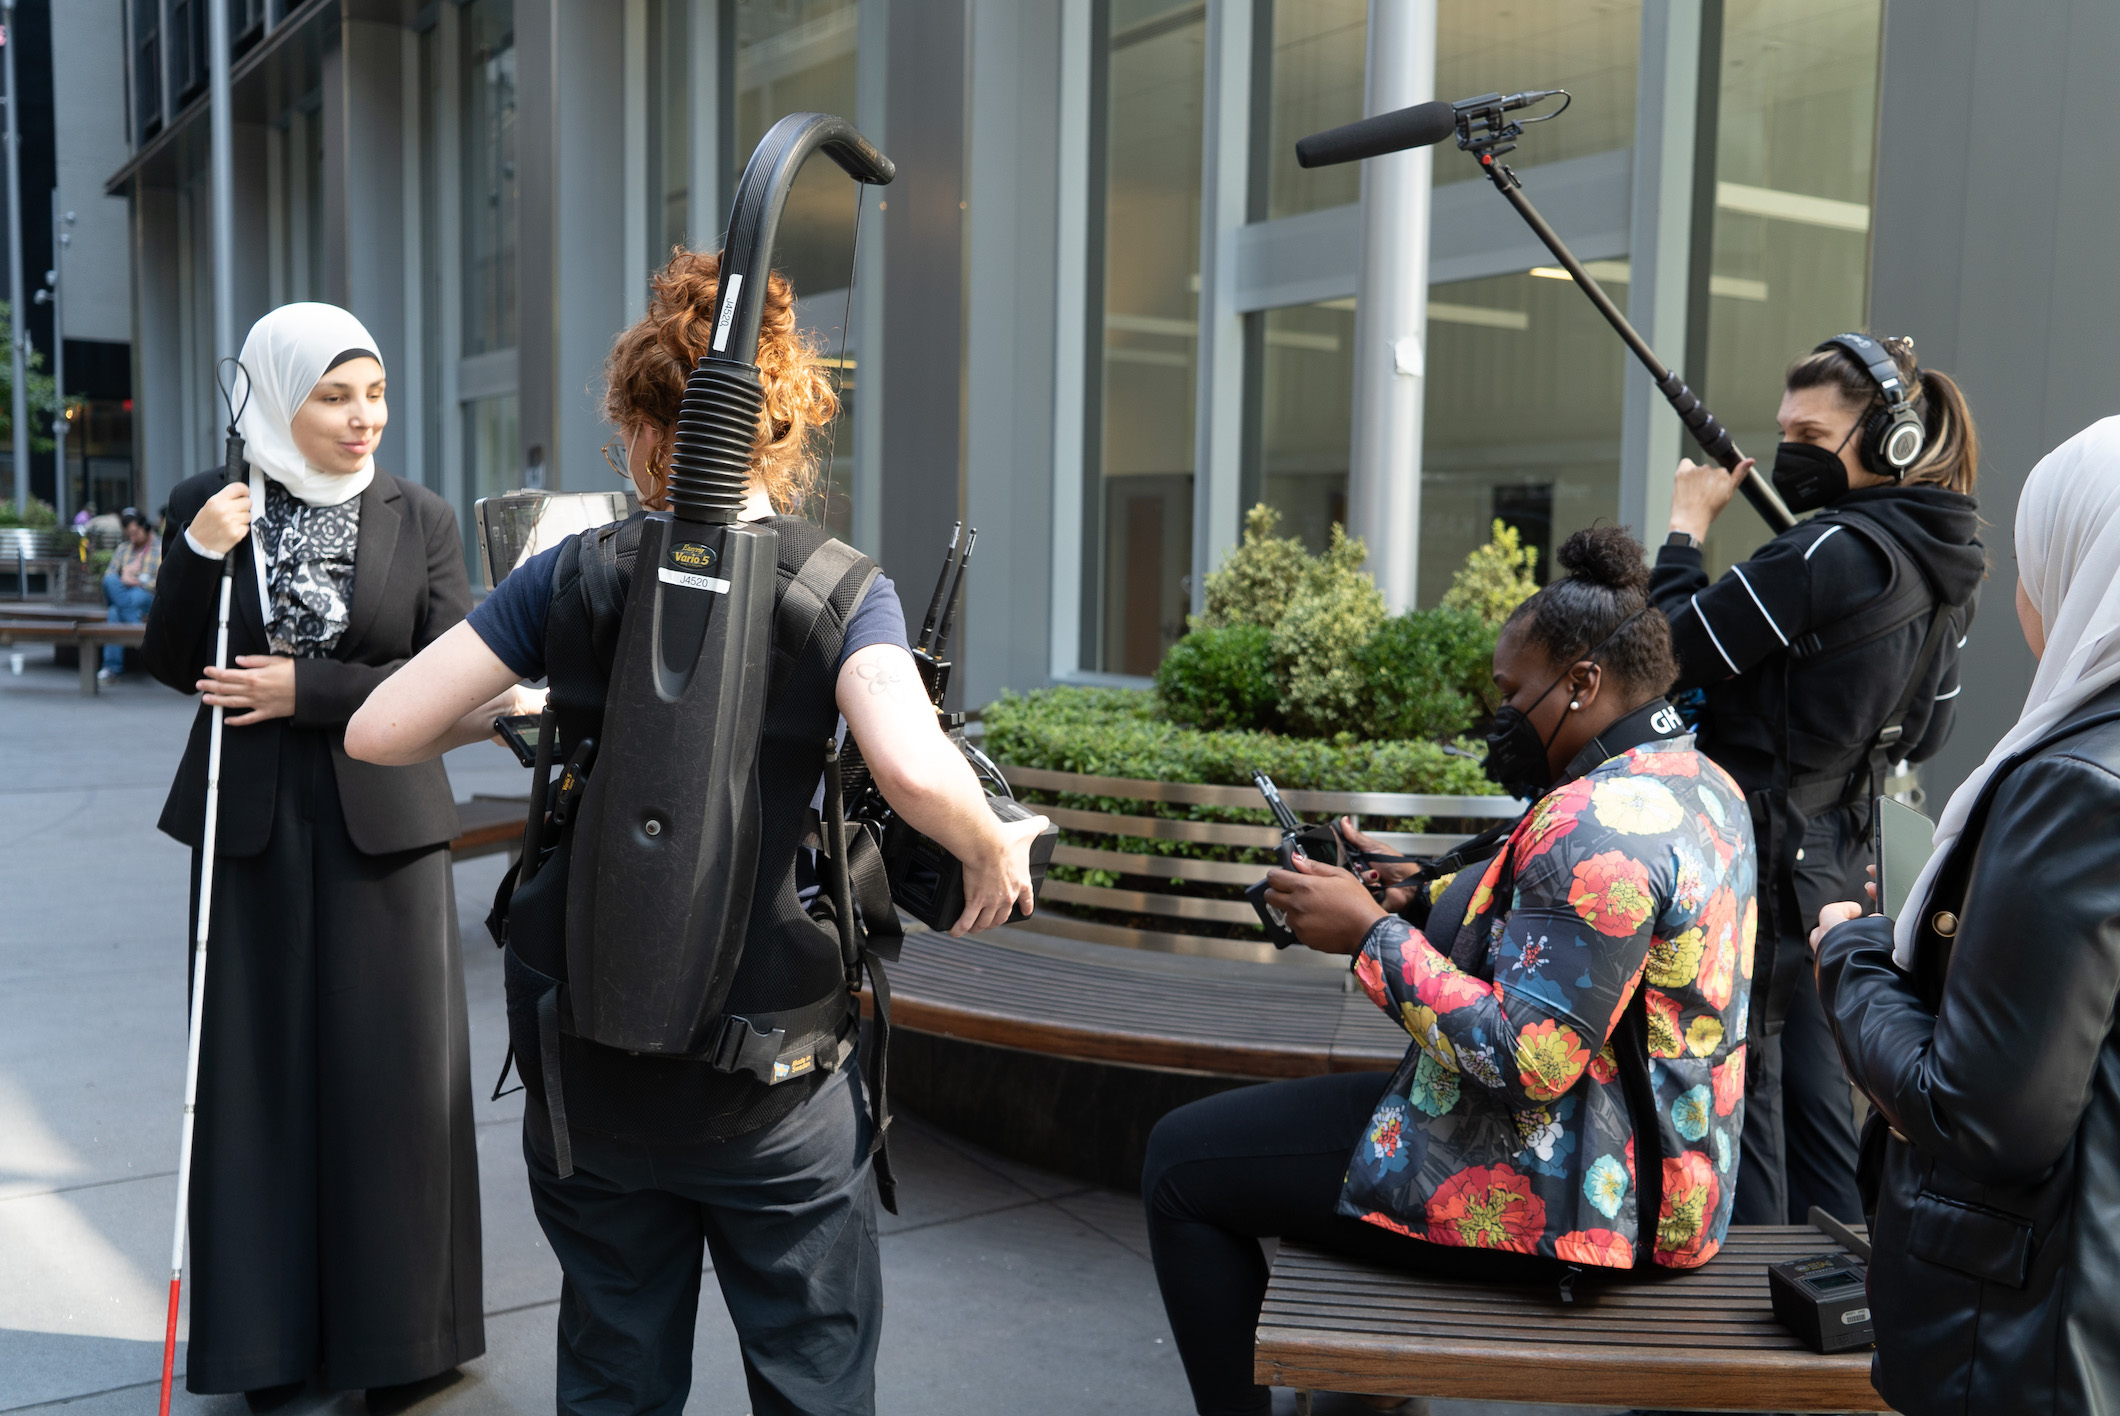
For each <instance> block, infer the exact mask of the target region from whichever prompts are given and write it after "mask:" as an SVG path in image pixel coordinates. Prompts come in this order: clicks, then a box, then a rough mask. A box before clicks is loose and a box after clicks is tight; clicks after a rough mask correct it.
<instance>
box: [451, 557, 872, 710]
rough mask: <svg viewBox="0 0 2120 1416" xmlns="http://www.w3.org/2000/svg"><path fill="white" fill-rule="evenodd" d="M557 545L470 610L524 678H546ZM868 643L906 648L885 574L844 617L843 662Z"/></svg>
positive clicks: (484, 635) (489, 642)
mask: <svg viewBox="0 0 2120 1416" xmlns="http://www.w3.org/2000/svg"><path fill="white" fill-rule="evenodd" d="M560 549H561V548H560V547H559V546H554V547H553V548H552V549H551V550H549V551H540V552H538V553H537V554H536V555H534V556H532V557H531V558H530V559H529V560H526V561H524V562H523V563H522V564H521V565H519V566H517V567H516V568H515V569H514V570H513V571H512V572H510V574H509V576H508V578H507V579H506V580H503V581H502V582H501V583H500V584H499V585H498V586H496V587H495V588H494V591H493V593H492V594H491V595H488V596H487V597H486V598H485V600H484V601H483V602H482V603H480V604H479V606H478V607H477V608H476V609H474V610H472V612H471V628H472V629H473V631H475V632H476V633H477V635H478V637H479V638H480V639H482V640H484V641H485V642H486V647H487V648H488V649H491V650H492V651H493V653H494V655H495V657H497V658H498V659H499V660H500V661H501V662H502V663H504V664H506V665H507V666H508V667H509V668H511V669H513V670H514V671H515V672H516V674H517V675H518V676H519V677H521V678H524V679H541V678H543V677H544V676H545V622H546V620H547V619H548V618H549V617H550V615H551V612H552V558H553V557H554V556H556V555H558V554H559V553H560ZM871 644H895V645H897V646H898V647H899V648H901V649H904V648H906V647H907V645H906V638H905V606H904V605H902V604H900V603H899V600H898V587H897V586H895V585H893V584H892V583H891V578H890V577H889V576H887V575H882V574H879V575H877V577H876V579H875V581H874V582H873V583H872V584H871V585H870V586H869V593H868V594H866V595H864V596H862V597H861V603H860V604H858V605H856V606H855V607H854V613H853V615H852V616H851V617H849V618H848V620H847V638H846V647H845V648H844V649H842V650H841V651H840V654H839V662H840V663H842V664H844V663H845V662H846V661H847V659H848V658H849V657H850V656H851V655H853V654H854V653H855V652H856V651H857V650H861V649H866V648H868V647H869V646H870V645H871Z"/></svg>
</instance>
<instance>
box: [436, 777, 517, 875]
mask: <svg viewBox="0 0 2120 1416" xmlns="http://www.w3.org/2000/svg"><path fill="white" fill-rule="evenodd" d="M529 811H530V798H528V797H526V796H519V797H514V796H487V795H485V794H483V793H475V794H474V795H473V796H472V798H471V800H469V801H460V802H458V803H457V804H456V819H457V823H458V825H457V835H456V839H455V840H453V841H451V842H450V843H449V855H450V858H451V859H452V860H472V859H475V858H477V857H479V856H487V855H499V854H501V853H502V852H503V851H506V852H509V853H511V854H512V853H513V852H515V851H517V850H519V849H521V847H522V844H523V818H524V817H525V816H527V815H528V814H529Z"/></svg>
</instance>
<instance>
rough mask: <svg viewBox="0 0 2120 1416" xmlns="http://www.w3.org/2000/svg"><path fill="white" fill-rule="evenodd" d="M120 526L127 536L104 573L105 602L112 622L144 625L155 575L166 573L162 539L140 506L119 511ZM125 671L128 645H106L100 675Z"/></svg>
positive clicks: (112, 675) (107, 676)
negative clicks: (152, 527) (163, 571)
mask: <svg viewBox="0 0 2120 1416" xmlns="http://www.w3.org/2000/svg"><path fill="white" fill-rule="evenodd" d="M118 526H119V528H120V530H122V531H123V533H124V536H125V539H124V540H123V541H122V542H120V543H119V545H118V548H117V549H116V550H114V551H112V552H111V555H110V569H109V570H108V571H106V572H105V573H104V576H103V602H104V603H105V604H107V605H109V606H110V614H109V615H108V616H107V618H108V619H109V621H110V623H112V624H140V623H142V622H143V621H145V620H146V618H147V609H148V606H150V605H152V604H154V602H155V577H156V576H158V575H160V574H161V573H162V538H161V537H159V536H157V535H155V533H154V531H153V530H152V529H151V528H150V527H149V526H148V524H147V518H146V517H144V516H142V515H141V514H140V512H139V509H138V508H136V507H130V506H129V507H127V508H125V510H123V511H121V512H119V513H118ZM124 672H125V647H124V646H123V645H120V644H106V645H104V646H103V667H102V668H101V669H99V670H97V672H96V677H97V678H99V679H102V680H104V681H105V682H106V683H107V682H109V681H110V680H112V679H114V678H117V677H118V676H119V675H121V674H123V673H124Z"/></svg>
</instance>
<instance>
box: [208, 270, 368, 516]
mask: <svg viewBox="0 0 2120 1416" xmlns="http://www.w3.org/2000/svg"><path fill="white" fill-rule="evenodd" d="M349 349H362V350H366V351H367V352H368V353H370V354H373V355H375V357H376V362H377V363H381V362H382V358H383V356H382V351H381V350H380V349H379V348H378V347H377V345H376V342H375V336H374V335H372V334H370V333H369V332H368V327H367V326H366V325H364V324H362V323H361V322H360V321H359V320H357V319H355V318H354V317H353V316H352V315H351V314H349V313H348V312H347V311H345V310H342V309H340V308H339V307H338V306H337V305H323V304H317V303H315V302H313V301H304V302H302V303H299V304H294V305H282V306H280V308H279V309H277V310H274V311H273V312H272V313H271V314H269V315H267V316H265V318H264V319H261V320H259V321H258V322H257V323H256V324H254V325H252V326H251V327H250V337H249V338H248V339H246V340H244V341H243V355H242V363H243V369H244V371H245V372H246V373H248V374H249V375H250V402H249V404H248V405H246V406H245V407H244V409H243V416H242V418H241V419H239V420H238V422H237V425H236V426H237V428H238V430H239V431H240V432H241V433H242V434H243V450H244V453H245V455H246V456H248V457H249V459H250V469H251V472H250V483H251V486H250V495H251V498H252V502H253V505H254V507H257V508H262V507H263V506H264V504H265V487H264V485H263V483H261V482H260V481H259V480H258V474H259V473H260V472H262V473H264V474H265V476H267V477H270V478H272V480H273V481H275V482H278V483H279V484H280V485H281V486H283V487H285V488H286V489H287V490H288V491H290V492H292V493H294V495H295V496H297V497H299V498H300V499H301V500H303V501H305V502H307V503H309V504H310V505H311V506H338V505H339V504H340V503H342V502H349V501H352V500H353V499H354V498H355V497H357V496H359V495H360V494H361V493H362V492H365V491H367V490H368V484H369V483H370V482H372V481H374V480H375V459H374V458H373V457H370V458H369V459H368V460H367V461H366V462H363V463H362V464H361V466H360V469H359V470H358V471H356V472H353V473H350V474H345V475H341V474H339V473H336V472H326V471H323V470H322V469H320V468H317V467H314V466H312V465H311V464H310V462H309V460H308V459H307V458H305V457H303V456H302V452H301V449H300V448H298V447H296V446H295V442H294V428H293V422H294V415H295V410H296V409H298V408H300V407H301V406H302V404H303V403H305V402H306V401H308V398H309V395H310V393H311V392H312V391H313V390H314V389H315V388H316V386H317V380H319V379H321V378H323V377H324V374H325V372H326V370H327V369H328V368H329V367H330V365H331V362H332V361H333V360H334V359H336V358H338V356H339V355H341V354H343V353H345V352H346V351H347V350H349ZM241 396H242V395H241V394H240V392H239V393H238V394H237V397H238V399H239V400H240V398H241Z"/></svg>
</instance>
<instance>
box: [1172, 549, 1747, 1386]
mask: <svg viewBox="0 0 2120 1416" xmlns="http://www.w3.org/2000/svg"><path fill="white" fill-rule="evenodd" d="M1642 562H1643V556H1642V548H1641V546H1640V545H1639V544H1638V543H1637V542H1636V541H1635V540H1634V539H1633V538H1632V537H1631V536H1629V535H1628V534H1627V533H1626V532H1625V531H1624V530H1623V529H1621V528H1618V527H1609V526H1608V527H1600V528H1597V529H1594V530H1589V531H1579V532H1577V533H1576V534H1575V535H1574V536H1571V537H1570V538H1569V539H1568V542H1567V544H1566V545H1564V546H1563V547H1562V548H1561V551H1560V563H1561V565H1562V566H1563V567H1564V568H1565V569H1567V570H1568V571H1569V572H1570V574H1569V575H1568V576H1566V577H1565V578H1563V579H1561V580H1557V581H1555V582H1554V583H1553V584H1551V585H1549V586H1547V587H1546V588H1545V589H1543V590H1541V591H1539V592H1538V593H1537V594H1535V595H1533V596H1532V597H1531V598H1530V599H1528V600H1526V601H1525V602H1524V603H1523V604H1522V605H1521V606H1520V607H1519V608H1518V609H1517V610H1516V612H1515V613H1514V614H1513V615H1511V616H1510V618H1509V621H1508V623H1507V624H1506V625H1505V626H1504V627H1503V629H1502V634H1501V639H1500V642H1499V643H1498V644H1497V645H1496V647H1495V651H1494V679H1495V682H1496V684H1497V685H1499V686H1500V688H1501V692H1502V694H1503V706H1502V709H1501V711H1500V713H1499V714H1498V715H1497V718H1496V731H1495V732H1494V733H1493V734H1491V735H1490V737H1489V740H1488V742H1489V746H1488V754H1487V772H1488V775H1489V776H1490V777H1493V778H1495V779H1496V780H1497V781H1498V782H1500V783H1501V784H1502V785H1503V786H1504V787H1506V788H1507V789H1509V790H1510V791H1511V792H1512V793H1513V794H1515V795H1517V796H1519V797H1523V798H1525V799H1530V798H1533V797H1536V798H1538V802H1537V805H1536V806H1534V807H1533V808H1532V809H1531V811H1530V812H1529V813H1528V814H1526V815H1525V816H1524V818H1523V819H1522V820H1521V821H1520V822H1519V823H1517V825H1516V827H1515V828H1514V830H1513V831H1512V832H1511V833H1510V836H1509V839H1508V842H1507V844H1506V845H1505V846H1504V847H1503V848H1502V850H1501V851H1500V853H1499V854H1497V855H1495V856H1494V857H1493V859H1491V860H1489V861H1487V862H1485V863H1483V864H1481V865H1477V866H1467V867H1466V868H1465V870H1466V872H1471V873H1472V875H1473V877H1474V878H1472V879H1462V880H1461V884H1462V885H1463V886H1465V887H1468V888H1460V889H1456V890H1453V889H1451V888H1449V882H1447V881H1442V880H1439V881H1436V882H1433V883H1432V884H1431V885H1430V888H1429V889H1428V890H1425V891H1417V892H1416V896H1417V898H1418V899H1419V900H1420V901H1421V902H1422V903H1421V905H1420V907H1419V912H1418V913H1417V914H1416V918H1415V919H1414V920H1412V921H1409V920H1408V919H1403V918H1400V917H1399V916H1397V915H1392V914H1387V913H1386V912H1385V910H1384V907H1383V906H1382V905H1380V904H1378V903H1377V901H1376V900H1374V899H1373V898H1371V896H1370V894H1369V891H1368V890H1367V889H1366V888H1364V886H1363V885H1362V883H1361V882H1360V880H1358V879H1357V878H1356V877H1355V876H1353V875H1352V874H1350V873H1348V872H1347V871H1344V870H1340V869H1338V868H1337V867H1328V866H1324V865H1320V864H1317V863H1316V862H1312V861H1308V860H1302V859H1300V858H1299V859H1298V861H1297V866H1298V868H1297V869H1295V870H1275V871H1272V872H1270V873H1269V875H1268V877H1267V879H1268V883H1269V885H1270V887H1271V888H1270V889H1269V890H1268V892H1267V895H1266V899H1267V901H1268V902H1269V903H1270V904H1272V905H1273V906H1275V907H1276V908H1278V909H1281V910H1283V911H1285V912H1286V914H1287V917H1288V923H1289V928H1290V929H1291V930H1292V931H1293V932H1294V933H1295V935H1296V937H1297V939H1298V940H1299V941H1300V942H1301V943H1303V944H1305V945H1307V946H1308V947H1310V948H1312V949H1316V950H1319V951H1320V952H1324V953H1332V954H1349V955H1352V956H1353V959H1352V967H1353V971H1354V976H1355V978H1356V980H1357V981H1358V982H1359V983H1360V984H1361V986H1362V988H1363V990H1364V991H1365V992H1366V993H1367V994H1368V995H1369V996H1370V998H1371V999H1372V1000H1374V1001H1375V1002H1376V1004H1377V1006H1378V1007H1380V1008H1382V1009H1383V1010H1384V1011H1385V1013H1386V1014H1388V1015H1389V1016H1390V1017H1391V1018H1392V1020H1393V1021H1395V1022H1397V1023H1399V1024H1401V1025H1402V1026H1403V1027H1404V1028H1405V1029H1406V1031H1407V1032H1408V1033H1409V1034H1411V1036H1412V1038H1413V1045H1412V1046H1411V1047H1410V1048H1408V1050H1407V1053H1406V1057H1405V1060H1404V1061H1402V1062H1401V1063H1400V1064H1399V1068H1398V1070H1397V1071H1396V1072H1395V1073H1393V1074H1392V1075H1391V1076H1390V1077H1388V1078H1387V1077H1384V1076H1382V1075H1379V1074H1377V1073H1374V1072H1349V1073H1338V1074H1334V1075H1328V1076H1322V1077H1307V1078H1303V1079H1301V1080H1299V1081H1289V1082H1277V1083H1273V1084H1270V1085H1267V1086H1257V1087H1246V1088H1243V1089H1241V1090H1238V1091H1232V1092H1225V1093H1223V1094H1221V1095H1219V1096H1214V1097H1210V1098H1208V1099H1206V1100H1204V1101H1198V1102H1194V1103H1192V1104H1191V1105H1189V1106H1185V1107H1181V1108H1179V1109H1178V1110H1176V1111H1173V1112H1172V1113H1170V1114H1169V1115H1168V1116H1165V1117H1164V1118H1163V1120H1162V1121H1161V1122H1159V1123H1158V1124H1157V1126H1156V1129H1155V1131H1154V1132H1153V1133H1152V1134H1151V1136H1150V1138H1149V1147H1148V1160H1147V1164H1146V1166H1145V1167H1144V1174H1143V1177H1142V1198H1143V1201H1144V1203H1145V1205H1146V1207H1147V1210H1148V1228H1149V1243H1150V1249H1151V1253H1152V1255H1153V1257H1154V1260H1155V1266H1156V1279H1157V1282H1158V1284H1159V1285H1160V1286H1161V1288H1162V1291H1163V1304H1164V1308H1165V1311H1166V1312H1167V1313H1168V1314H1169V1317H1170V1325H1171V1330H1172V1332H1173V1334H1174V1335H1175V1336H1176V1339H1177V1344H1178V1353H1179V1356H1180V1357H1181V1358H1182V1359H1183V1361H1184V1363H1185V1371H1186V1375H1187V1377H1188V1379H1189V1380H1190V1381H1191V1383H1192V1390H1193V1398H1194V1401H1195V1403H1196V1404H1197V1406H1198V1409H1199V1410H1200V1411H1201V1412H1202V1413H1223V1412H1263V1411H1266V1410H1268V1409H1269V1393H1268V1391H1267V1389H1266V1388H1264V1387H1260V1386H1256V1385H1254V1384H1253V1382H1252V1335H1253V1330H1254V1329H1255V1327H1256V1326H1257V1323H1258V1318H1259V1308H1260V1304H1261V1301H1262V1300H1263V1298H1264V1295H1265V1291H1266V1279H1267V1271H1266V1264H1265V1260H1264V1259H1263V1257H1262V1256H1261V1254H1260V1251H1259V1245H1258V1243H1257V1242H1256V1241H1257V1240H1258V1239H1260V1238H1263V1237H1265V1236H1268V1235H1278V1236H1281V1237H1284V1238H1293V1239H1300V1240H1302V1241H1304V1242H1306V1243H1310V1244H1316V1245H1320V1246H1323V1247H1326V1248H1330V1249H1334V1250H1337V1251H1339V1252H1341V1253H1345V1254H1350V1255H1352V1256H1354V1257H1357V1258H1363V1259H1368V1260H1370V1261H1372V1262H1382V1263H1391V1264H1397V1265H1401V1266H1404V1267H1407V1268H1415V1269H1420V1270H1423V1271H1426V1272H1431V1273H1439V1274H1445V1275H1454V1276H1460V1277H1468V1278H1481V1279H1488V1280H1495V1279H1504V1280H1510V1279H1513V1280H1518V1281H1531V1282H1541V1281H1543V1282H1554V1281H1559V1280H1561V1279H1562V1278H1564V1277H1565V1276H1568V1275H1569V1274H1570V1273H1571V1272H1581V1271H1583V1270H1585V1269H1591V1270H1596V1269H1630V1268H1635V1267H1649V1266H1655V1267H1660V1268H1692V1267H1694V1266H1697V1265H1699V1264H1703V1263H1706V1262H1707V1261H1708V1260H1709V1259H1710V1258H1712V1257H1713V1256H1714V1254H1715V1252H1716V1250H1717V1249H1718V1248H1719V1247H1720V1245H1721V1243H1722V1238H1723V1233H1724V1230H1725V1228H1726V1227H1727V1225H1728V1223H1729V1218H1730V1202H1731V1189H1732V1182H1733V1181H1734V1180H1735V1179H1736V1170H1735V1167H1736V1165H1737V1161H1738V1138H1739V1136H1740V1134H1741V1132H1742V1130H1743V1126H1744V1068H1745V1048H1744V1026H1745V1017H1746V1005H1747V1000H1748V994H1749V979H1750V975H1751V967H1752V942H1753V930H1754V927H1755V924H1756V920H1757V915H1756V910H1755V907H1754V902H1753V884H1754V875H1755V860H1754V856H1753V848H1752V832H1751V823H1750V819H1749V818H1748V817H1747V815H1746V813H1745V804H1744V793H1743V792H1742V791H1740V790H1739V789H1738V786H1737V784H1736V783H1735V782H1734V781H1732V780H1731V778H1730V777H1729V775H1728V774H1727V773H1725V772H1724V771H1723V770H1722V769H1721V768H1719V767H1717V766H1716V765H1715V764H1714V763H1713V762H1711V761H1709V760H1708V759H1707V758H1705V757H1703V756H1702V755H1701V754H1700V753H1698V752H1697V751H1695V750H1694V746H1693V738H1692V736H1691V734H1688V733H1686V732H1685V731H1684V729H1683V726H1682V724H1681V723H1680V721H1679V718H1678V714H1677V712H1676V710H1674V709H1672V708H1671V707H1670V705H1669V704H1667V703H1666V702H1665V701H1664V697H1663V695H1664V692H1665V690H1666V689H1668V688H1669V687H1670V685H1671V682H1672V680H1673V679H1674V678H1676V677H1677V674H1678V667H1677V664H1676V663H1675V661H1674V660H1673V658H1672V655H1671V631H1670V626H1669V624H1668V623H1667V622H1666V620H1665V618H1664V616H1663V615H1661V614H1660V613H1658V612H1657V610H1656V609H1655V607H1654V606H1653V605H1652V604H1651V603H1650V600H1649V598H1648V593H1647V592H1648V584H1649V572H1648V570H1647V568H1646V567H1645V566H1644V565H1643V563H1642ZM1453 879H1460V878H1459V877H1453Z"/></svg>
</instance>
